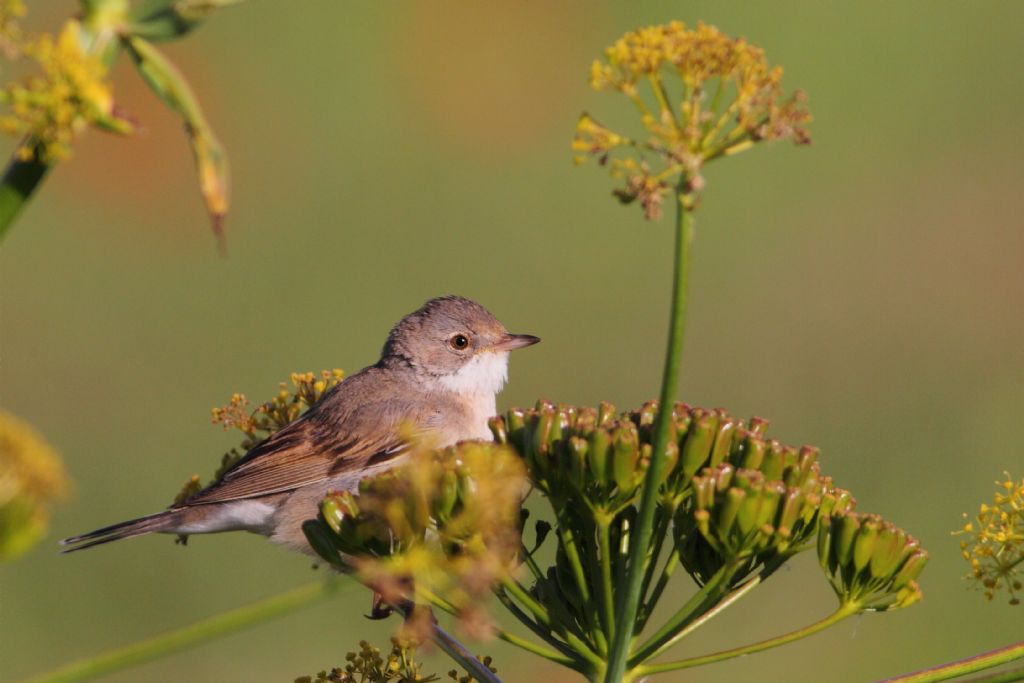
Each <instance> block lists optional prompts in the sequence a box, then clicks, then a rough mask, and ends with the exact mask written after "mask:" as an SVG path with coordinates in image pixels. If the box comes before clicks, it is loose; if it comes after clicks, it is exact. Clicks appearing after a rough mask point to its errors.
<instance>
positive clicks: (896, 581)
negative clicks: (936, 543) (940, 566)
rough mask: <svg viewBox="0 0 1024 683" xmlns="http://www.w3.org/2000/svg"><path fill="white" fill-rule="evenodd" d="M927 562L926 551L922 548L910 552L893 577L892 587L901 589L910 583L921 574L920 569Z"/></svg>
mask: <svg viewBox="0 0 1024 683" xmlns="http://www.w3.org/2000/svg"><path fill="white" fill-rule="evenodd" d="M927 563H928V553H927V552H926V551H924V550H920V549H918V550H915V551H913V552H912V553H910V556H909V557H907V559H906V561H904V563H903V566H902V567H900V570H899V571H898V572H897V573H896V576H895V577H893V580H892V585H893V587H894V588H897V589H901V588H903V587H905V586H907V585H908V584H910V583H912V582H913V581H914V580H915V579H916V578H917V577H918V576H920V574H921V570H922V569H924V566H925V565H926V564H927Z"/></svg>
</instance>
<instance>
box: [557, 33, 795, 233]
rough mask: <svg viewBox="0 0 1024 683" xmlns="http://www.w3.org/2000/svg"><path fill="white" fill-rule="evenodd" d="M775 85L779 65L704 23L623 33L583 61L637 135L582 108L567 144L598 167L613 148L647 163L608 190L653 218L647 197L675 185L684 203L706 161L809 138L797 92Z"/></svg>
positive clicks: (699, 184)
mask: <svg viewBox="0 0 1024 683" xmlns="http://www.w3.org/2000/svg"><path fill="white" fill-rule="evenodd" d="M673 81H674V82H673ZM781 83H782V69H781V68H779V67H769V66H768V63H767V61H766V60H765V57H764V51H763V50H762V49H761V48H759V47H757V46H755V45H751V44H750V43H748V42H746V41H745V40H744V39H742V38H730V37H729V36H727V35H725V34H723V33H722V32H721V31H719V30H718V29H717V28H715V27H713V26H708V25H706V24H703V23H699V24H697V27H696V28H689V27H687V26H686V25H685V24H683V23H682V22H679V21H673V22H670V23H668V24H663V25H660V26H648V27H644V28H639V29H637V30H635V31H630V32H629V33H627V34H625V35H624V36H622V37H621V38H619V39H618V40H617V41H615V43H614V44H612V45H611V46H610V47H608V48H607V49H606V50H605V54H604V60H603V61H602V60H596V61H595V62H594V63H593V64H592V65H591V68H590V84H591V86H592V87H594V88H595V89H597V90H616V91H618V92H621V93H623V94H624V95H626V96H627V97H628V98H629V99H630V100H631V101H632V102H633V103H634V105H635V106H636V108H637V110H638V111H639V114H640V120H641V123H642V125H643V127H644V129H645V135H644V136H642V137H638V138H636V139H634V138H630V137H627V136H624V135H620V134H618V133H616V132H614V131H611V130H609V129H608V128H606V127H604V126H601V125H600V124H597V123H596V122H595V121H594V119H593V118H591V117H590V116H589V115H587V114H584V115H583V116H582V117H581V118H580V120H579V121H578V123H577V125H576V136H575V138H574V139H573V143H572V149H573V151H574V152H577V153H578V154H577V156H576V157H574V160H575V161H576V162H577V163H580V162H582V161H583V160H584V159H585V158H586V157H585V156H583V155H582V154H589V155H592V156H595V157H597V158H598V160H599V161H600V163H601V164H602V165H603V164H604V163H606V162H607V160H608V157H609V154H611V153H613V152H621V153H622V154H624V155H625V156H626V158H627V159H630V160H632V161H633V164H634V167H635V168H638V169H639V168H645V169H647V170H646V171H644V172H641V173H634V174H622V173H621V172H620V173H619V174H618V177H622V178H624V180H625V181H626V187H625V188H624V189H621V190H618V191H616V195H617V196H618V197H619V198H620V199H623V200H626V199H629V200H632V199H639V200H641V204H642V205H643V207H644V212H645V214H646V215H647V217H648V218H658V217H660V211H658V210H657V206H656V205H655V204H654V202H653V201H652V199H658V200H660V198H661V196H662V195H664V194H666V193H667V188H669V187H671V186H673V185H676V186H677V187H678V190H677V191H678V192H679V193H680V194H682V195H685V196H687V198H688V204H692V198H693V197H692V196H693V195H695V194H697V193H698V192H699V191H700V189H701V188H702V187H703V181H702V178H701V175H700V173H701V169H702V167H703V165H704V164H705V163H707V162H708V161H711V160H713V159H716V158H718V157H722V156H729V155H732V154H736V153H738V152H741V151H743V150H745V149H748V148H749V147H751V146H752V145H754V144H755V143H757V142H760V141H762V140H779V139H790V140H793V141H794V142H796V143H797V144H805V143H808V142H810V137H809V135H808V133H807V131H806V129H805V125H806V124H807V123H808V122H809V121H810V114H809V113H808V112H807V110H806V108H805V107H804V106H803V99H804V98H803V94H802V93H800V92H799V91H798V92H796V93H795V94H793V95H791V96H789V97H785V95H784V93H783V90H782V85H781ZM671 93H676V97H675V99H673V96H672V94H671ZM650 169H654V170H653V171H652V170H650ZM614 170H615V169H614V167H613V171H614ZM619 170H620V171H621V169H619ZM615 175H616V174H615V173H614V172H613V176H615ZM670 181H671V182H670Z"/></svg>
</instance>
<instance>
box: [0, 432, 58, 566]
mask: <svg viewBox="0 0 1024 683" xmlns="http://www.w3.org/2000/svg"><path fill="white" fill-rule="evenodd" d="M67 488H68V483H67V476H66V475H65V473H64V467H63V465H62V464H61V461H60V458H58V457H57V454H56V453H55V452H54V451H53V449H52V448H50V446H49V445H48V444H47V443H46V441H45V440H44V439H43V437H42V436H40V435H39V433H38V432H36V430H35V429H33V428H32V427H31V426H29V425H28V424H27V423H25V422H23V421H21V420H19V419H18V418H16V417H14V416H13V415H11V414H9V413H4V412H0V560H2V559H7V558H10V557H13V556H15V555H18V554H20V553H22V552H24V551H25V550H27V549H28V548H29V547H30V546H31V545H32V544H33V543H34V542H35V541H36V540H37V539H38V538H39V537H40V536H42V535H43V533H45V531H46V525H47V522H48V521H49V514H48V511H47V508H46V506H47V504H48V503H50V502H51V501H52V500H54V499H56V498H58V497H60V496H61V495H63V494H64V493H65V491H66V490H67Z"/></svg>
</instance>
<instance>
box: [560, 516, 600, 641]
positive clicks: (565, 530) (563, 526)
mask: <svg viewBox="0 0 1024 683" xmlns="http://www.w3.org/2000/svg"><path fill="white" fill-rule="evenodd" d="M558 536H559V538H560V539H561V541H562V548H564V549H565V555H566V557H567V558H568V559H569V566H570V567H572V573H573V579H575V581H576V586H577V587H578V588H579V591H580V598H581V599H582V601H583V613H584V615H585V617H586V620H587V630H588V631H589V632H590V633H592V634H594V635H595V636H597V638H598V639H599V649H603V650H607V649H608V644H607V643H606V642H605V643H601V642H600V641H601V640H604V633H603V632H602V631H601V629H600V628H599V623H600V615H599V614H598V611H597V607H596V606H595V605H594V601H593V600H592V599H591V595H590V585H589V583H588V582H587V573H586V571H585V570H584V569H583V561H582V560H581V559H580V551H579V545H578V544H577V543H576V536H575V535H574V534H573V532H572V528H571V527H570V524H569V520H568V519H565V518H564V516H563V518H562V519H561V520H560V522H559V524H558Z"/></svg>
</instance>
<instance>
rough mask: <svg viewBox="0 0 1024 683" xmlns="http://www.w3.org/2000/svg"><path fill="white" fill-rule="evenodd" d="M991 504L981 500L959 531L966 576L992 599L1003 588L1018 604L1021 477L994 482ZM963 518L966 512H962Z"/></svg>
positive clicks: (1023, 512)
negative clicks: (963, 513)
mask: <svg viewBox="0 0 1024 683" xmlns="http://www.w3.org/2000/svg"><path fill="white" fill-rule="evenodd" d="M996 486H997V488H996V492H995V495H994V496H993V501H992V504H991V505H989V504H987V503H982V504H981V506H980V507H979V508H978V514H977V515H976V516H975V518H974V519H973V520H972V521H968V522H966V523H965V524H964V526H963V528H961V529H960V531H959V532H957V533H960V534H962V535H964V536H965V538H964V539H963V540H961V541H960V552H961V553H962V555H963V558H964V559H965V560H967V561H968V562H969V563H970V565H971V573H970V574H968V575H967V577H966V578H967V579H968V580H970V581H972V582H974V583H975V584H977V585H978V586H979V587H980V588H981V590H982V591H984V593H985V597H986V598H988V599H989V600H991V599H992V598H994V597H995V596H996V593H999V592H1001V591H1004V590H1005V591H1006V592H1007V593H1009V595H1010V604H1011V605H1019V604H1020V601H1021V593H1022V592H1024V479H1021V480H1020V481H1015V480H1014V479H1013V477H1011V476H1010V475H1009V473H1006V478H1005V479H1003V480H1002V481H997V482H996ZM964 517H965V518H966V517H967V515H966V514H965V515H964Z"/></svg>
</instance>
